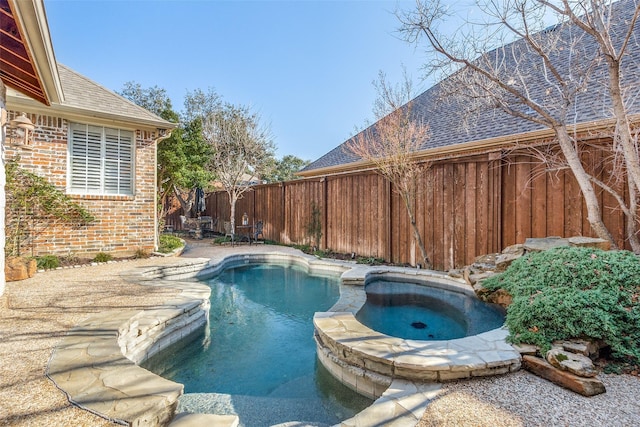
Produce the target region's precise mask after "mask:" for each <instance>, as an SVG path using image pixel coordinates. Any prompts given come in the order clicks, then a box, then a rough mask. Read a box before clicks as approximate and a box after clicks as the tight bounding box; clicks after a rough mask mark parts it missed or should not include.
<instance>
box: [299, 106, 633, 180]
mask: <svg viewBox="0 0 640 427" xmlns="http://www.w3.org/2000/svg"><path fill="white" fill-rule="evenodd" d="M629 119H630V122H631V123H640V114H633V115H629ZM613 125H615V120H614V119H606V120H596V121H590V122H584V123H579V124H577V125H575V126H572V127H571V128H570V131H571V132H577V133H585V132H590V131H594V132H595V131H601V130H604V129H606V128H609V127H611V126H613ZM554 136H555V135H554V132H553V130H552V129H541V130H537V131H533V132H523V133H519V134H511V135H505V136H501V137H496V138H488V139H484V140H477V141H469V142H463V143H460V144H455V145H447V146H443V147H436V148H429V149H426V150H422V151H419V152H416V153H415V154H414V155H413V156H412V157H413V160H415V161H418V162H427V161H434V160H444V159H447V158H451V157H457V156H460V155H462V154H465V153H479V152H490V151H496V150H500V149H503V148H510V147H511V148H512V147H514V146H516V145H519V144H529V143H532V142H534V141H541V140H548V139H550V138H553V137H554ZM375 169H376V167H375V165H374V164H373V162H371V161H365V160H360V161H356V162H351V163H347V164H342V165H336V166H329V167H324V168H318V169H312V170H310V171H300V172H297V173H296V175H298V176H301V177H304V178H313V177H318V176H328V175H342V174H347V173H353V172H364V171H368V170H375Z"/></svg>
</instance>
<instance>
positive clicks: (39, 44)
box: [9, 0, 64, 103]
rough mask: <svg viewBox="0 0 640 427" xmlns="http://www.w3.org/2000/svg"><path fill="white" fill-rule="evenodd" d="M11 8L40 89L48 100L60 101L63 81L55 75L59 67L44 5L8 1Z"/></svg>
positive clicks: (37, 1) (32, 1) (38, 0)
mask: <svg viewBox="0 0 640 427" xmlns="http://www.w3.org/2000/svg"><path fill="white" fill-rule="evenodd" d="M9 1H10V2H11V6H12V10H13V11H14V13H15V17H16V19H17V21H19V25H20V30H21V35H22V37H23V38H24V41H25V43H26V44H27V45H28V48H29V53H30V54H31V56H32V63H33V66H34V68H35V69H36V72H37V74H38V77H39V79H40V83H41V85H42V90H43V91H44V92H45V96H46V98H47V101H48V102H49V103H60V102H62V101H63V100H64V93H63V91H62V84H61V82H60V76H59V75H58V67H57V62H56V57H55V53H54V51H53V44H52V43H51V34H50V33H49V24H48V22H47V15H46V13H45V9H44V4H43V2H42V1H41V0H20V1H17V0H9Z"/></svg>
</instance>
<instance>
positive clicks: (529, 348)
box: [512, 343, 540, 356]
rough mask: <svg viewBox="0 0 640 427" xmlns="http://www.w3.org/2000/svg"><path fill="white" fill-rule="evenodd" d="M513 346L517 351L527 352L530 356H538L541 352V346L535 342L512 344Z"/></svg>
mask: <svg viewBox="0 0 640 427" xmlns="http://www.w3.org/2000/svg"><path fill="white" fill-rule="evenodd" d="M512 347H513V348H515V349H516V351H517V352H518V353H520V354H526V355H529V356H536V355H538V354H540V347H538V346H537V345H533V344H526V343H522V344H512Z"/></svg>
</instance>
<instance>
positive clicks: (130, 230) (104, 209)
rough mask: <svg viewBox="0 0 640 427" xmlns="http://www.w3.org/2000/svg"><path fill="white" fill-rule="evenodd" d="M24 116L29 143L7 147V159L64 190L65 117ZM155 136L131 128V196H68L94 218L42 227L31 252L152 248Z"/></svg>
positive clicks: (130, 251) (121, 251)
mask: <svg viewBox="0 0 640 427" xmlns="http://www.w3.org/2000/svg"><path fill="white" fill-rule="evenodd" d="M16 115H17V113H16V112H10V119H11V118H13V117H15V116H16ZM27 116H28V117H29V118H30V119H31V121H32V122H33V123H34V124H35V126H36V129H35V131H34V136H33V139H32V142H31V143H30V145H29V146H28V148H24V147H16V146H11V145H9V146H7V147H6V158H7V160H12V159H18V158H19V164H20V166H21V167H23V168H25V169H27V170H29V171H31V172H34V173H36V174H38V175H40V176H43V177H46V178H47V179H48V180H49V182H51V183H52V184H54V185H55V186H56V187H57V188H58V189H60V190H62V191H63V192H66V184H67V132H68V128H69V122H68V121H67V120H66V119H62V118H59V117H51V116H46V115H36V114H27ZM113 127H117V126H113ZM157 137H158V135H156V133H155V132H148V131H141V130H138V131H136V142H135V161H136V165H135V177H134V182H135V185H134V195H133V196H95V195H92V196H78V195H72V197H73V198H74V200H76V201H77V202H79V203H80V204H82V205H83V206H84V207H86V208H87V209H88V210H89V211H90V212H91V213H92V214H93V215H94V217H95V218H96V221H94V222H93V223H91V224H89V225H87V226H83V227H69V226H65V225H51V226H49V227H47V228H46V229H45V230H43V231H42V232H41V233H40V234H39V235H38V237H37V239H36V240H35V244H34V255H43V254H56V255H62V256H66V255H74V256H79V257H87V256H92V255H93V254H95V253H97V252H109V253H111V254H112V255H113V256H114V257H123V256H128V255H131V254H133V253H135V251H136V250H138V249H142V250H145V251H147V252H150V251H152V250H153V249H154V246H155V237H154V236H155V230H154V227H155V225H154V215H155V210H154V200H155V199H154V197H155V175H154V166H155V158H156V146H155V143H154V140H155V139H156V138H157ZM7 140H8V143H9V144H11V135H7ZM27 252H29V253H30V252H31V248H29V250H28V251H27V250H25V254H27Z"/></svg>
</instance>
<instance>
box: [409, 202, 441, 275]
mask: <svg viewBox="0 0 640 427" xmlns="http://www.w3.org/2000/svg"><path fill="white" fill-rule="evenodd" d="M410 197H411V196H410V195H409V194H407V193H406V192H405V191H403V192H402V200H403V201H404V206H405V208H407V214H409V222H410V223H411V228H412V230H413V238H414V239H415V241H416V243H417V244H418V247H419V248H420V255H421V256H422V262H423V265H422V267H423V268H426V269H431V268H433V265H432V264H431V261H430V260H429V255H427V250H426V249H425V247H424V242H423V241H422V236H420V230H418V224H416V217H415V215H414V213H413V203H412V202H411V199H410Z"/></svg>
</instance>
